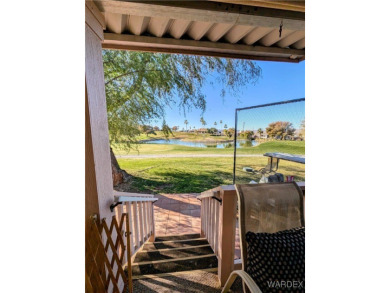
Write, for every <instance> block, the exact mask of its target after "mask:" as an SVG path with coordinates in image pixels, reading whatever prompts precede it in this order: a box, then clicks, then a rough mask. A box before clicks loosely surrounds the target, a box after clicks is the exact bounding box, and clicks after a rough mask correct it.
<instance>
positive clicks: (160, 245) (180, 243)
mask: <svg viewBox="0 0 390 293" xmlns="http://www.w3.org/2000/svg"><path fill="white" fill-rule="evenodd" d="M204 244H209V243H208V242H207V240H206V239H205V238H200V239H192V240H177V241H166V242H148V243H145V245H144V247H143V251H151V250H158V249H166V248H179V247H182V248H185V247H191V246H199V245H204Z"/></svg>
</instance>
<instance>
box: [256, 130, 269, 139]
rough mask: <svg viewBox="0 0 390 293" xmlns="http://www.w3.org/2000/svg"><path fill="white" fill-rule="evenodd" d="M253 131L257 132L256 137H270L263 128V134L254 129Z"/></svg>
mask: <svg viewBox="0 0 390 293" xmlns="http://www.w3.org/2000/svg"><path fill="white" fill-rule="evenodd" d="M253 133H254V134H255V137H258V138H262V139H266V138H268V135H267V133H266V132H265V130H263V132H262V133H261V134H260V133H259V132H258V131H257V130H255V131H253Z"/></svg>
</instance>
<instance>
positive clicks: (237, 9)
mask: <svg viewBox="0 0 390 293" xmlns="http://www.w3.org/2000/svg"><path fill="white" fill-rule="evenodd" d="M95 3H96V5H97V6H98V7H99V9H100V11H102V12H110V13H118V14H125V15H138V16H146V17H166V18H170V19H185V20H188V21H200V22H213V23H234V24H235V25H247V26H262V27H273V28H277V27H279V26H280V23H281V20H283V28H284V29H289V30H295V31H304V30H305V14H304V13H303V12H296V11H287V10H280V9H270V8H263V7H254V6H245V5H238V4H229V3H217V2H210V1H144V2H142V3H141V2H128V1H120V0H115V1H114V0H100V1H96V2H95Z"/></svg>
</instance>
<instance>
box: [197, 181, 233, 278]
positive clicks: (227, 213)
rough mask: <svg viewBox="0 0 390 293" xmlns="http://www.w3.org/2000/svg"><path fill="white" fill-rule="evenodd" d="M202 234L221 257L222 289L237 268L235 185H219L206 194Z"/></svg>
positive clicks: (219, 269)
mask: <svg viewBox="0 0 390 293" xmlns="http://www.w3.org/2000/svg"><path fill="white" fill-rule="evenodd" d="M198 199H199V200H200V201H201V202H202V203H201V211H200V217H201V234H202V236H203V237H205V238H206V239H207V240H208V242H209V244H210V246H211V247H212V249H213V250H214V253H215V254H216V255H217V258H218V277H219V280H220V282H221V285H222V286H223V285H224V284H225V282H226V281H227V279H228V277H229V275H230V273H231V272H232V271H233V269H234V244H235V232H236V214H237V196H236V190H235V188H234V186H233V185H224V186H219V187H217V188H214V189H210V190H208V191H205V192H203V193H202V194H201V195H200V196H198Z"/></svg>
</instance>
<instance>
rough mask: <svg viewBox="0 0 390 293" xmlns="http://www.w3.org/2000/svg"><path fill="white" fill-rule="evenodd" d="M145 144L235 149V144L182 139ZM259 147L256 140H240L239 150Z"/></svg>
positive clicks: (158, 140)
mask: <svg viewBox="0 0 390 293" xmlns="http://www.w3.org/2000/svg"><path fill="white" fill-rule="evenodd" d="M144 143H147V144H175V145H184V146H189V147H197V148H217V149H227V148H233V147H234V142H217V143H216V142H197V141H184V140H180V139H170V140H165V139H156V140H150V141H146V142H144ZM256 145H258V142H257V141H255V140H238V141H237V148H247V147H253V146H256Z"/></svg>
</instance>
